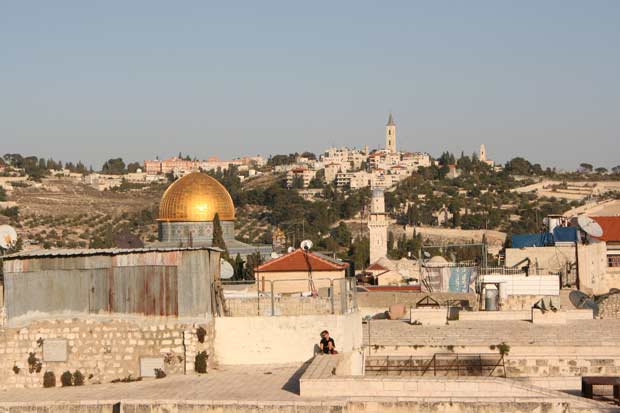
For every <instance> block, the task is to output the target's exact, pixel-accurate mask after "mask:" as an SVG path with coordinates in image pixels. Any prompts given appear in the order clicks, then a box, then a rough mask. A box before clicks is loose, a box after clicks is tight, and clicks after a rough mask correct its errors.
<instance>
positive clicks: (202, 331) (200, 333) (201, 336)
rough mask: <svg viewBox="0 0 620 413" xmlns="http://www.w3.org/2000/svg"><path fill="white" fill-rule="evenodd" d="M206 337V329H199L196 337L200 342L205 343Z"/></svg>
mask: <svg viewBox="0 0 620 413" xmlns="http://www.w3.org/2000/svg"><path fill="white" fill-rule="evenodd" d="M206 335H207V330H205V329H204V328H202V327H198V328H197V329H196V337H197V338H198V342H200V343H204V342H205V336H206Z"/></svg>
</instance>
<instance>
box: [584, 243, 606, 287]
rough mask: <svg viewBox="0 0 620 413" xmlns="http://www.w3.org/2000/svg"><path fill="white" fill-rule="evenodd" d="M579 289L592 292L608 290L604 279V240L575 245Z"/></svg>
mask: <svg viewBox="0 0 620 413" xmlns="http://www.w3.org/2000/svg"><path fill="white" fill-rule="evenodd" d="M577 255H578V260H577V263H578V266H579V289H580V290H583V291H586V292H588V293H593V294H603V293H606V292H607V291H609V286H608V285H607V282H606V279H605V273H606V272H607V247H606V244H605V243H604V242H597V243H592V244H588V245H582V244H578V245H577Z"/></svg>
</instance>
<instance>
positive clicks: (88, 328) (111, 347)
mask: <svg viewBox="0 0 620 413" xmlns="http://www.w3.org/2000/svg"><path fill="white" fill-rule="evenodd" d="M213 324H214V323H213V322H205V323H202V324H190V323H184V324H182V323H178V322H165V321H160V322H157V321H153V320H133V321H130V320H108V321H102V320H78V319H72V320H70V319H68V320H54V321H39V322H35V323H32V324H30V325H28V326H27V327H23V328H6V329H1V330H0V389H2V388H5V389H6V388H16V387H42V386H43V375H44V373H45V372H47V371H51V372H53V373H54V374H55V377H56V384H57V385H58V386H59V385H60V376H61V375H62V373H63V372H65V371H71V372H72V373H73V372H75V371H76V370H79V371H80V372H81V373H82V374H83V375H84V378H85V384H94V383H102V382H110V381H112V380H116V379H124V378H127V377H129V376H131V377H133V378H136V377H139V376H140V363H141V358H147V357H149V358H150V357H152V358H160V359H163V369H164V371H165V372H166V374H184V373H187V374H191V373H193V372H194V361H195V356H196V354H197V353H198V352H199V351H206V352H207V354H208V355H209V356H211V357H210V360H209V361H210V363H211V364H213V363H214V362H215V360H214V359H213V336H214V329H213ZM198 327H202V328H203V329H204V330H205V332H206V336H205V338H204V342H202V343H201V342H199V340H198V338H197V334H196V331H197V329H198ZM52 343H54V344H55V345H56V346H58V344H60V348H61V349H62V348H66V353H64V354H66V357H62V353H63V352H64V350H60V354H61V357H60V359H61V360H64V361H50V359H51V358H52V355H51V354H52V349H51V346H52ZM63 343H66V347H65V344H63ZM44 351H46V352H47V354H45V355H44V354H43V353H44ZM57 352H58V347H57V349H56V353H57ZM31 353H32V354H33V356H32V357H30V354H31ZM56 356H57V354H56ZM29 360H30V362H29ZM39 363H40V364H39ZM37 364H38V366H37ZM31 367H32V370H33V371H30V370H31ZM149 373H150V374H151V375H152V372H149Z"/></svg>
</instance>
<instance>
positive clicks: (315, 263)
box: [256, 249, 349, 272]
mask: <svg viewBox="0 0 620 413" xmlns="http://www.w3.org/2000/svg"><path fill="white" fill-rule="evenodd" d="M348 267H349V264H347V263H345V262H343V263H339V262H337V261H335V260H333V259H331V258H328V257H326V256H324V255H319V254H315V253H313V252H309V251H304V250H302V249H296V250H295V251H293V252H290V253H288V254H285V255H283V256H281V257H279V258H275V259H273V260H271V261H267V262H266V263H264V264H262V265H260V266H258V268H257V269H256V271H258V272H282V271H342V270H344V269H346V268H348Z"/></svg>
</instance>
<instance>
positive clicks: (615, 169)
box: [611, 165, 620, 174]
mask: <svg viewBox="0 0 620 413" xmlns="http://www.w3.org/2000/svg"><path fill="white" fill-rule="evenodd" d="M611 171H612V172H613V173H615V174H620V165H618V166H614V167H613V168H611Z"/></svg>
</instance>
